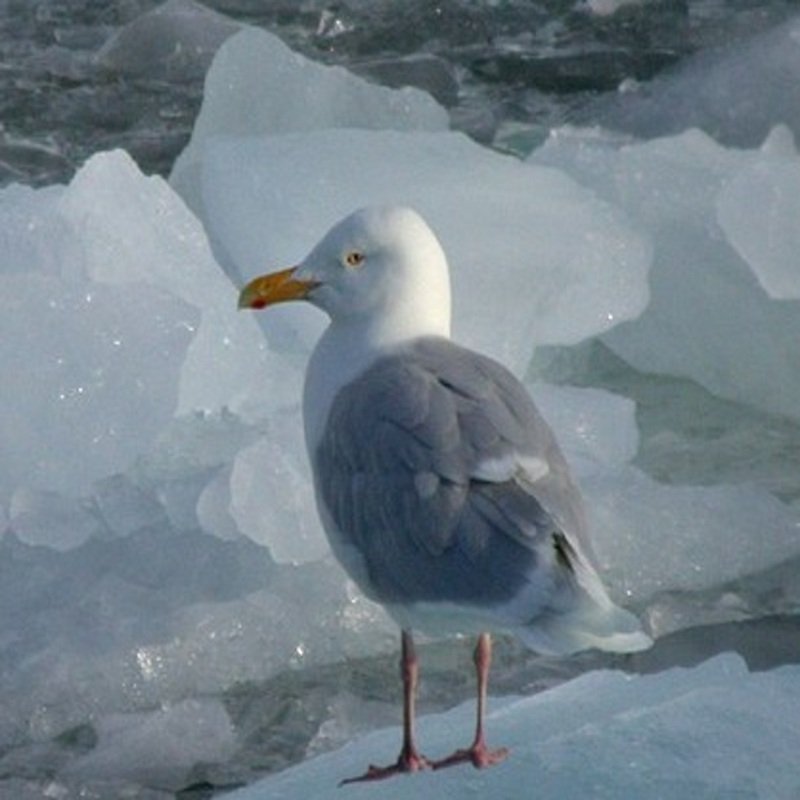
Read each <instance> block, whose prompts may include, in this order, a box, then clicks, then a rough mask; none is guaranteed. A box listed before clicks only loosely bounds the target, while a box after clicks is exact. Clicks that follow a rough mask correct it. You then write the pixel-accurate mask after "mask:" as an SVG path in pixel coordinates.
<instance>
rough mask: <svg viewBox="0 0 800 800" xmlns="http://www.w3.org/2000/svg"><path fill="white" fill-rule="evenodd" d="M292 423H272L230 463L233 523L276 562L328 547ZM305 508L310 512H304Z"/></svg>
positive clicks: (307, 557)
mask: <svg viewBox="0 0 800 800" xmlns="http://www.w3.org/2000/svg"><path fill="white" fill-rule="evenodd" d="M292 422H293V423H294V425H295V427H294V428H291V427H288V426H286V425H281V426H278V425H275V426H272V427H270V429H269V431H268V433H267V434H266V435H264V436H263V437H262V438H260V439H259V440H258V441H257V442H255V443H254V444H252V445H251V446H250V447H247V448H243V449H242V450H241V451H240V452H239V454H238V455H237V456H236V460H235V461H234V462H233V469H232V473H231V476H230V493H231V499H230V505H229V508H230V513H231V516H232V517H233V519H234V521H235V523H236V526H237V528H238V529H239V530H240V531H241V532H242V533H243V534H245V535H246V536H249V537H250V538H251V539H253V541H255V542H258V543H259V544H261V545H264V546H265V547H267V548H268V549H269V552H270V554H271V555H272V557H273V558H274V559H275V560H276V561H278V562H282V563H283V562H290V563H300V562H303V561H316V560H318V559H320V558H321V557H323V556H325V555H326V554H328V553H329V552H330V548H329V546H328V543H327V540H326V539H325V536H324V534H323V532H322V528H321V526H320V524H319V522H318V521H317V519H316V516H315V515H314V513H313V509H314V508H315V502H314V489H313V484H312V478H311V469H310V467H309V464H308V458H307V456H306V452H305V448H304V447H303V441H302V437H301V432H300V427H299V425H298V423H299V420H298V419H297V418H296V417H293V418H292ZM309 511H311V512H312V513H309Z"/></svg>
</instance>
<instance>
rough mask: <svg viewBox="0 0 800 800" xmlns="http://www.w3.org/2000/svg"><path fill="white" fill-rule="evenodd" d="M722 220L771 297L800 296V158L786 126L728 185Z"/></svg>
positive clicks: (722, 198) (719, 205) (721, 204)
mask: <svg viewBox="0 0 800 800" xmlns="http://www.w3.org/2000/svg"><path fill="white" fill-rule="evenodd" d="M717 219H718V220H719V224H720V227H721V228H722V230H723V231H724V233H725V236H726V237H727V239H728V241H729V242H730V243H731V245H733V247H734V248H735V249H736V251H737V252H738V253H739V255H740V256H741V257H742V258H743V259H744V260H745V261H746V262H747V263H748V265H749V266H750V268H751V269H752V270H753V274H754V275H755V276H756V278H757V279H758V282H759V283H760V284H761V286H762V287H763V289H764V291H765V292H766V293H767V294H768V295H769V296H770V297H771V298H773V299H775V300H797V299H800V261H798V258H797V254H798V252H800V225H798V220H800V157H798V152H797V148H796V146H795V142H794V137H793V135H792V133H791V131H789V130H788V129H787V128H786V127H784V126H778V127H776V128H775V129H774V130H773V131H772V132H771V134H770V136H769V137H768V138H767V140H766V141H765V142H764V145H763V146H762V148H761V153H760V154H759V155H758V156H757V157H755V158H753V159H752V163H750V164H748V165H746V166H743V167H742V168H741V169H740V170H739V171H737V172H736V173H735V174H734V175H733V176H732V177H731V178H730V180H728V181H726V182H725V183H724V184H723V186H722V188H721V189H720V193H719V196H718V197H717Z"/></svg>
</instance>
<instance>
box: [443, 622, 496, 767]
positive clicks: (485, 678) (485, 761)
mask: <svg viewBox="0 0 800 800" xmlns="http://www.w3.org/2000/svg"><path fill="white" fill-rule="evenodd" d="M491 664H492V639H491V637H490V636H489V634H488V633H482V634H481V635H480V636H479V637H478V643H477V645H476V646H475V671H476V673H477V676H478V720H477V724H476V726H475V739H474V740H473V742H472V744H471V745H470V747H468V748H466V749H465V750H456V752H455V753H453V754H452V755H451V756H448V757H447V758H443V759H442V760H441V761H436V762H435V763H434V764H433V768H434V769H443V768H444V767H451V766H453V765H454V764H463V763H464V762H466V761H469V762H470V763H471V764H472V765H473V766H474V767H477V768H478V769H482V768H483V767H491V766H492V765H493V764H499V763H500V762H501V761H502V760H503V759H505V757H506V756H507V755H508V748H506V747H501V748H500V749H499V750H490V749H489V748H488V747H487V746H486V739H485V738H484V733H483V716H484V713H485V711H486V687H487V684H488V682H489V667H490V666H491Z"/></svg>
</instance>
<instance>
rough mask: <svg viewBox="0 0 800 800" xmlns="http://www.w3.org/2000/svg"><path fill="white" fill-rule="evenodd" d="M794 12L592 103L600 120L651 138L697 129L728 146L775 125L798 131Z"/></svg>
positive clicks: (798, 27)
mask: <svg viewBox="0 0 800 800" xmlns="http://www.w3.org/2000/svg"><path fill="white" fill-rule="evenodd" d="M798 40H800V17H798V16H795V17H794V18H793V19H791V20H790V21H789V22H786V23H784V24H782V25H779V26H778V27H776V28H774V29H772V30H769V31H766V32H765V33H760V34H757V35H756V36H753V37H751V38H750V39H749V40H748V39H739V40H738V41H736V42H734V43H731V44H729V45H728V46H727V47H718V48H707V49H706V50H703V51H701V52H699V53H698V54H697V55H695V56H694V57H693V58H689V59H687V60H685V61H684V62H683V63H682V64H681V65H680V66H679V67H678V68H676V69H673V70H670V71H666V72H664V73H662V74H661V75H659V76H658V77H657V78H655V79H654V80H653V81H651V82H650V83H647V84H643V85H641V86H637V87H635V89H634V90H633V91H627V92H620V93H618V94H617V95H616V96H611V95H606V96H605V97H603V98H601V99H600V100H598V101H597V103H596V104H595V105H594V106H593V108H592V118H593V119H594V120H595V121H596V122H598V123H600V124H603V125H607V126H609V127H613V128H619V129H622V130H627V131H631V132H633V133H635V134H637V135H639V136H643V137H648V138H649V137H653V136H664V135H667V134H675V133H678V132H680V131H684V130H686V129H687V128H692V127H697V128H701V129H702V130H704V131H705V132H706V133H708V134H710V135H711V136H713V137H714V138H715V139H717V140H718V141H720V142H724V143H725V144H727V145H735V146H739V147H743V146H744V147H754V146H755V145H757V144H758V143H759V142H760V141H761V140H762V139H763V138H764V137H765V136H766V135H767V133H768V132H769V130H770V129H771V128H772V127H773V126H775V125H777V124H779V123H785V124H787V125H788V126H789V127H790V128H791V129H792V131H794V133H795V135H797V134H800V102H798V100H800V94H799V91H800V90H798V86H797V83H796V81H792V80H787V76H788V75H795V74H797V72H798V70H800V47H798Z"/></svg>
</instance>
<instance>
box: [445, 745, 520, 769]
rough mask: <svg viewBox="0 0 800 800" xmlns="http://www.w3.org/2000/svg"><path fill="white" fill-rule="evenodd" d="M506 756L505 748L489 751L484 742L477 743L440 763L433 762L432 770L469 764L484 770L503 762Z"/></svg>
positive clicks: (457, 751) (506, 750) (506, 749)
mask: <svg viewBox="0 0 800 800" xmlns="http://www.w3.org/2000/svg"><path fill="white" fill-rule="evenodd" d="M507 755H508V748H507V747H501V748H500V749H499V750H490V749H489V748H488V747H487V746H486V744H485V743H484V742H477V743H476V744H473V745H472V747H469V748H467V749H466V750H456V752H455V753H453V754H452V755H451V756H447V758H443V759H441V761H434V762H433V765H432V766H433V768H434V769H444V768H445V767H452V766H454V765H455V764H464V763H466V762H469V763H470V764H472V766H473V767H475V768H476V769H484V768H485V767H493V766H494V765H495V764H499V763H500V762H501V761H504V760H505V758H506V756H507Z"/></svg>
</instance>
